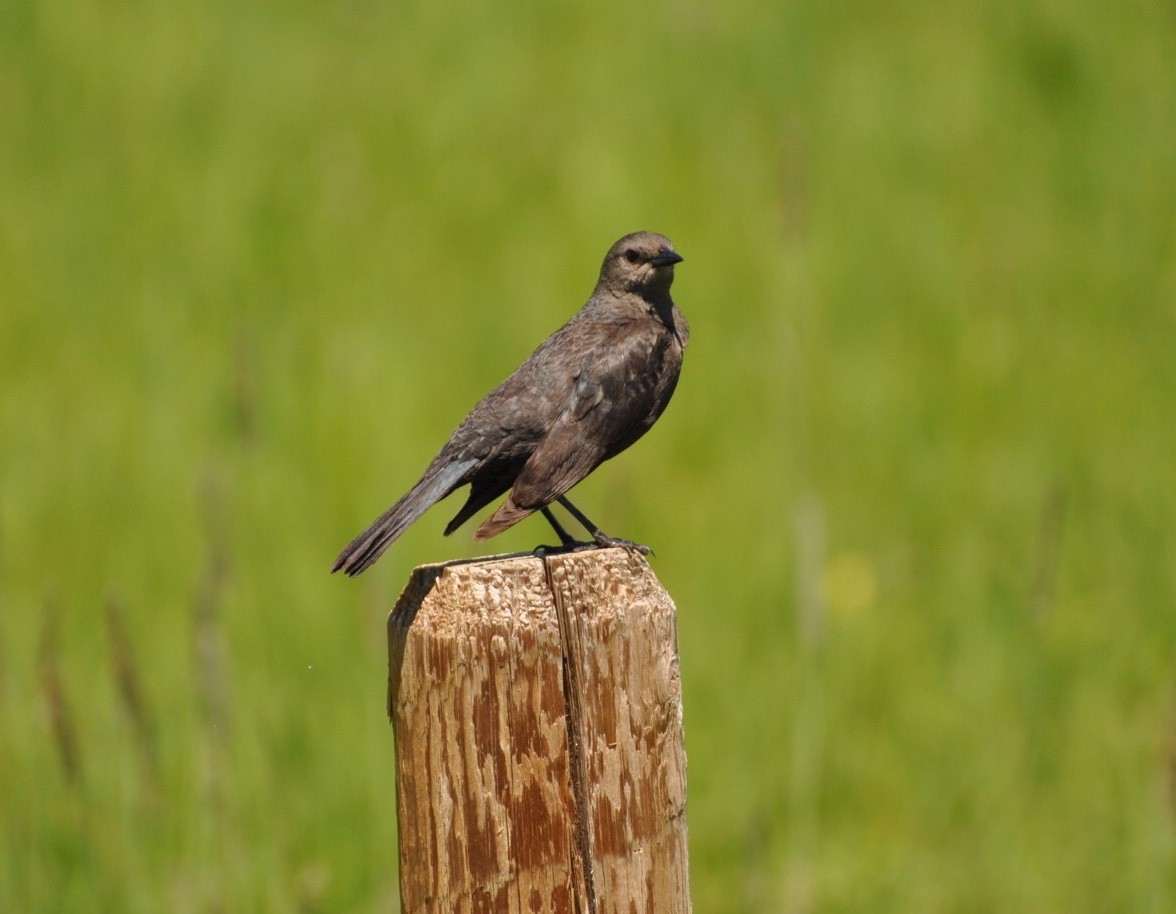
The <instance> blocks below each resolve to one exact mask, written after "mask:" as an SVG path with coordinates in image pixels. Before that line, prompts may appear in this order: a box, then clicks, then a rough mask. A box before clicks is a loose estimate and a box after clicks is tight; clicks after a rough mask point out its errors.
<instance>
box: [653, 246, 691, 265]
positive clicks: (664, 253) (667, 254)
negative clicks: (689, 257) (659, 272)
mask: <svg viewBox="0 0 1176 914" xmlns="http://www.w3.org/2000/svg"><path fill="white" fill-rule="evenodd" d="M683 259H684V258H683V257H682V255H681V254H679V253H678V252H677V251H671V250H670V249H669V248H662V249H661V250H660V251H658V252H657V256H656V257H653V258H651V259H650V261H649V262H650V263H652V264H653V265H654V266H655V267H671V266H673V265H674V264H676V263H681V262H682V261H683Z"/></svg>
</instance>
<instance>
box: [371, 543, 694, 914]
mask: <svg viewBox="0 0 1176 914" xmlns="http://www.w3.org/2000/svg"><path fill="white" fill-rule="evenodd" d="M388 635H389V691H388V708H389V714H390V716H391V717H392V722H393V726H394V729H395V734H396V776H397V812H398V820H399V827H400V885H401V904H402V908H403V910H404V911H405V912H407V914H422V912H434V911H436V912H441V911H446V912H449V911H458V912H464V911H471V912H473V911H494V912H516V911H517V912H546V911H552V912H564V911H567V912H592V914H596V912H614V911H616V912H622V911H623V912H663V911H664V912H673V914H678V912H688V911H689V910H690V901H689V884H688V873H687V845H686V820H685V803H686V759H685V752H684V748H683V739H682V702H681V683H680V679H679V671H678V655H677V645H676V629H675V610H674V604H673V602H672V600H671V599H670V597H669V595H668V594H667V593H666V592H665V590H663V589H662V587H661V585H660V584H659V583H658V581H657V578H656V577H655V576H654V574H653V572H652V570H651V569H650V568H649V565H648V564H647V563H646V562H645V560H644V558H642V557H641V556H640V555H638V554H636V553H634V552H632V551H630V550H627V549H604V550H589V551H585V552H579V553H570V554H566V555H556V556H548V557H543V558H540V557H536V556H529V555H528V556H508V557H503V558H496V559H489V560H486V561H478V562H468V563H453V564H448V565H430V566H422V567H420V568H417V569H416V570H415V571H414V572H413V575H412V577H411V579H410V581H409V583H408V586H407V587H406V588H405V590H404V593H403V594H402V595H401V597H400V600H399V601H398V603H397V606H396V609H395V610H394V611H393V613H392V615H391V617H390V618H389V624H388Z"/></svg>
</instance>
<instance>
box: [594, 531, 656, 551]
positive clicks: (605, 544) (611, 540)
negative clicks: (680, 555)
mask: <svg viewBox="0 0 1176 914" xmlns="http://www.w3.org/2000/svg"><path fill="white" fill-rule="evenodd" d="M593 540H594V541H595V542H594V543H593V545H594V546H596V547H597V548H600V549H609V548H611V547H613V546H619V547H621V548H622V549H632V550H633V551H634V552H640V553H641V554H642V555H653V554H654V553H653V550H652V549H650V548H649V547H648V546H646V545H645V544H644V543H635V542H633V541H632V540H623V539H619V538H618V537H615V536H609V535H608V534H606V533H601V532H600V531H599V530H598V531H596V533H595V534H594V535H593Z"/></svg>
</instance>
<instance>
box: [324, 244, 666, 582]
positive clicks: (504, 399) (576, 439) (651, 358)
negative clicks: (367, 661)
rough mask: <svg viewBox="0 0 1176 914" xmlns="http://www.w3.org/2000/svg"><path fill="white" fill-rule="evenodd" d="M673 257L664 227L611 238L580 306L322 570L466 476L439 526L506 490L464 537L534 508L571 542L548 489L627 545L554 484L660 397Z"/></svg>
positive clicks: (618, 437) (579, 472) (645, 417)
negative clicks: (465, 489)
mask: <svg viewBox="0 0 1176 914" xmlns="http://www.w3.org/2000/svg"><path fill="white" fill-rule="evenodd" d="M681 260H682V257H681V256H679V254H678V253H677V252H676V251H675V250H674V246H673V245H672V244H671V243H670V240H669V239H668V238H665V237H664V236H662V235H656V234H653V233H652V232H637V233H635V234H632V235H626V236H625V237H624V238H622V239H621V240H620V241H618V242H617V243H616V244H614V245H613V246H612V247H611V248H610V249H609V252H608V254H607V256H605V258H604V264H603V266H602V267H601V268H600V279H599V280H597V283H596V289H595V290H594V291H593V293H592V297H591V298H589V299H588V301H587V303H586V304H585V305H584V307H582V308H581V309H580V310H579V311H578V312H577V313H576V314H575V315H574V316H573V317H572V318H571V320H569V321H568V322H567V323H566V324H564V325H563V326H562V327H560V328H559V330H557V331H556V332H555V333H553V334H552V335H551V336H550V337H548V338H547V339H546V340H544V341H543V343H542V344H541V345H540V346H539V348H538V349H536V350H535V351H534V352H532V353H531V355H530V357H529V358H528V359H527V360H526V361H525V362H523V364H522V365H520V366H519V367H518V368H517V369H516V370H515V372H514V373H513V374H512V375H511V376H510V377H509V378H507V379H506V380H505V381H503V382H502V383H501V384H499V385H498V386H497V387H496V388H494V390H492V391H490V393H488V394H487V395H486V396H485V397H484V398H483V399H482V400H481V401H480V402H479V403H478V404H477V406H475V407H474V408H473V409H472V410H471V411H470V414H469V415H468V416H466V417H465V419H464V420H463V421H462V423H461V425H459V426H458V427H457V429H456V430H455V431H454V432H453V434H452V435H451V436H450V438H449V440H448V441H447V442H445V446H444V447H443V448H441V452H440V453H439V454H437V456H436V457H435V458H434V459H433V462H432V463H430V464H429V467H428V469H427V470H425V473H424V475H423V476H422V477H421V479H420V481H419V482H418V483H417V484H416V485H415V486H413V487H412V488H411V489H410V490H409V491H408V492H407V493H406V494H405V495H404V496H403V497H402V498H401V499H400V500H399V501H398V502H396V504H394V505H393V506H392V507H391V508H389V509H388V510H387V511H386V512H385V513H384V514H382V515H380V517H379V518H377V519H376V520H375V522H374V523H373V524H372V525H371V526H370V527H368V529H367V530H365V531H364V532H363V533H361V534H359V536H357V537H356V538H355V539H353V540H352V541H351V542H350V543H348V545H347V547H346V548H345V549H344V550H343V551H342V552H341V553H340V554H339V557H338V558H337V559H336V560H335V565H334V567H333V568H332V569H331V570H332V571H344V572H346V573H347V574H350V575H355V574H359V573H360V572H361V571H363V570H364V569H365V568H367V567H368V566H369V565H371V564H372V562H374V561H375V560H376V559H377V558H379V557H380V555H381V553H383V551H384V550H385V549H387V548H388V546H389V545H391V543H392V542H393V541H394V540H395V539H396V538H397V537H398V536H400V534H401V533H403V532H404V531H405V529H407V527H408V525H409V524H411V523H412V522H413V521H415V520H416V519H417V518H418V517H420V516H421V515H422V514H424V512H425V511H427V510H428V509H429V508H430V507H432V506H433V505H434V504H436V503H437V502H438V501H440V500H441V499H442V498H444V497H445V496H447V495H449V494H450V493H451V492H453V491H454V490H455V489H457V488H459V487H461V486H464V485H467V484H468V485H469V487H470V491H469V495H468V497H467V498H466V503H465V504H464V505H463V506H462V509H461V510H460V511H458V512H457V515H456V516H455V517H454V518H453V520H451V521H450V522H449V525H448V526H447V527H446V528H445V534H446V535H449V534H450V533H452V532H453V531H454V530H456V529H457V528H458V527H459V526H461V525H462V524H463V523H465V522H466V521H467V520H469V518H470V517H471V516H472V515H474V514H475V513H476V512H478V511H480V510H481V509H482V508H484V507H485V506H486V505H488V504H490V502H492V501H494V500H495V499H497V498H498V497H499V496H501V495H503V494H505V493H506V492H508V491H509V493H510V494H509V496H508V497H507V499H506V501H504V502H503V503H502V504H501V505H500V506H499V508H498V510H497V511H495V512H494V514H493V515H491V517H490V518H489V519H488V520H486V521H485V522H484V523H483V524H482V525H481V526H480V527H479V528H478V530H477V532H476V533H475V534H474V538H475V539H479V540H484V539H489V538H490V537H492V536H495V535H497V534H499V533H501V532H502V531H503V530H505V529H506V528H507V527H510V526H512V525H513V524H516V523H518V522H519V521H520V520H522V519H523V518H524V517H526V516H527V515H528V514H531V513H533V512H535V511H541V512H542V513H543V514H544V516H545V517H546V518H547V519H548V521H550V522H551V525H552V527H553V528H554V529H555V532H556V534H557V535H558V536H559V538H560V540H561V542H562V543H563V544H564V545H573V543H574V541H573V539H572V537H570V536H569V535H568V534H567V532H566V531H565V530H564V529H563V527H562V526H560V524H559V523H558V522H557V521H556V519H555V517H554V515H553V514H552V513H551V512H550V510H549V509H548V507H547V506H548V505H549V504H551V503H552V502H554V501H558V502H560V504H562V505H563V506H564V507H565V508H567V509H568V510H569V511H570V512H571V513H572V514H573V515H574V516H575V517H576V519H577V520H578V521H579V522H580V523H582V524H584V526H585V527H586V528H587V529H588V531H589V533H591V535H592V538H593V541H594V542H595V543H596V544H599V545H612V544H617V543H626V544H627V545H635V544H632V543H627V542H626V541H624V540H615V539H612V538H611V537H608V536H606V535H605V534H603V533H602V532H601V531H600V529H599V528H598V527H596V526H595V525H594V524H592V522H591V521H589V520H588V519H587V518H586V517H585V516H584V515H583V514H582V513H581V512H580V511H578V510H577V509H576V508H575V506H574V505H572V504H571V502H569V501H568V500H567V498H566V497H565V495H566V493H567V492H568V491H569V490H570V489H571V488H572V486H574V485H575V484H576V483H578V482H580V480H582V479H583V478H584V477H585V476H587V475H588V474H589V473H591V472H592V471H593V470H594V469H596V467H598V466H599V465H600V464H601V463H602V462H603V461H605V460H608V459H609V458H610V457H614V456H615V455H617V454H619V453H620V452H621V451H623V450H624V449H625V448H627V447H628V446H629V445H631V444H632V443H633V442H634V441H636V440H637V439H638V438H640V437H641V436H642V435H644V434H645V433H646V432H647V431H648V430H649V428H650V426H652V425H653V423H654V422H655V421H657V418H658V416H660V415H661V414H662V411H663V410H664V409H665V408H666V404H667V403H669V401H670V396H671V395H672V394H673V392H674V387H675V385H676V384H677V383H678V372H679V370H680V369H681V367H682V352H683V350H684V349H685V348H686V341H687V339H688V338H689V327H688V325H687V323H686V319H685V318H684V317H683V316H682V313H681V312H680V311H679V310H678V308H677V306H675V304H674V302H673V300H672V299H671V298H670V284H671V283H672V282H673V281H674V264H676V263H678V262H680V261H681ZM646 551H648V550H646Z"/></svg>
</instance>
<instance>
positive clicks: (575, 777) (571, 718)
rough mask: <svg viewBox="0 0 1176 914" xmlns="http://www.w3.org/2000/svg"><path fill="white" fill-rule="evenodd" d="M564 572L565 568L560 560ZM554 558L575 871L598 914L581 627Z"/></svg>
mask: <svg viewBox="0 0 1176 914" xmlns="http://www.w3.org/2000/svg"><path fill="white" fill-rule="evenodd" d="M560 570H561V571H563V567H562V563H561V568H560ZM553 571H554V569H553V568H552V561H551V559H549V558H548V557H547V556H543V573H544V575H545V576H546V578H547V588H548V590H549V591H550V592H551V600H552V603H553V604H554V605H555V617H556V620H557V622H558V624H559V642H560V654H561V660H562V665H563V691H564V706H565V707H566V708H567V725H568V774H569V776H570V778H571V782H572V798H573V800H574V802H575V804H576V810H575V823H574V846H575V855H574V858H573V860H572V871H573V872H574V873H578V874H579V876H580V881H581V885H582V886H583V892H584V897H585V899H586V901H587V904H588V911H587V912H586V914H596V879H595V873H594V872H593V866H592V818H591V807H590V805H589V799H588V761H587V758H586V756H585V749H584V710H583V705H582V702H581V700H580V699H581V695H582V689H583V686H582V684H581V681H580V660H581V658H580V651H579V650H578V646H579V641H580V639H579V627H578V624H577V621H578V620H576V619H574V618H573V617H572V615H571V614H570V613H569V612H568V606H567V602H566V599H565V595H564V591H563V589H562V588H560V587H557V586H556V582H555V577H554V574H553ZM575 903H576V909H577V911H578V910H580V892H579V891H577V892H576V893H575Z"/></svg>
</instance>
